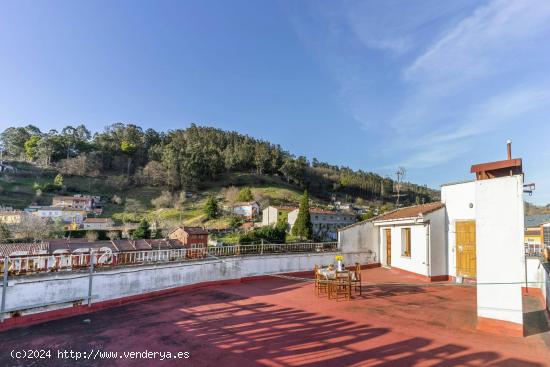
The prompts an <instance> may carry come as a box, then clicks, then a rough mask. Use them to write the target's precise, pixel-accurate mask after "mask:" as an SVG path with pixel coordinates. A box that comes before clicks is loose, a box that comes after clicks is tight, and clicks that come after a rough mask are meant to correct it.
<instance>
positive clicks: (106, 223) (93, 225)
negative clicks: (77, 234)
mask: <svg viewBox="0 0 550 367" xmlns="http://www.w3.org/2000/svg"><path fill="white" fill-rule="evenodd" d="M91 219H92V220H90V218H88V219H85V220H84V222H83V223H82V228H84V229H88V230H94V229H99V230H101V229H109V228H111V227H113V226H114V225H115V222H113V220H112V219H108V220H101V221H97V220H94V219H95V218H91Z"/></svg>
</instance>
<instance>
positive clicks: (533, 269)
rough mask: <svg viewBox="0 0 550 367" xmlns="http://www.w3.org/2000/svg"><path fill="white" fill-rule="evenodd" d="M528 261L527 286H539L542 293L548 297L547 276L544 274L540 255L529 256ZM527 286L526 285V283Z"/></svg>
mask: <svg viewBox="0 0 550 367" xmlns="http://www.w3.org/2000/svg"><path fill="white" fill-rule="evenodd" d="M526 262H527V266H526V268H527V284H528V285H527V286H528V287H529V288H538V289H540V290H541V292H542V294H543V295H544V296H545V297H546V285H545V282H546V278H545V276H544V273H545V270H544V267H543V266H542V264H541V261H540V258H539V257H538V256H528V257H527V258H526ZM524 286H525V285H524Z"/></svg>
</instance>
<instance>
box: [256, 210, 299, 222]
mask: <svg viewBox="0 0 550 367" xmlns="http://www.w3.org/2000/svg"><path fill="white" fill-rule="evenodd" d="M296 209H297V208H296V207H293V206H284V205H281V206H275V205H270V206H268V207H267V208H264V209H263V210H262V226H271V225H276V224H277V223H278V222H279V221H280V220H284V221H285V222H286V221H287V218H288V213H290V212H291V211H293V210H296Z"/></svg>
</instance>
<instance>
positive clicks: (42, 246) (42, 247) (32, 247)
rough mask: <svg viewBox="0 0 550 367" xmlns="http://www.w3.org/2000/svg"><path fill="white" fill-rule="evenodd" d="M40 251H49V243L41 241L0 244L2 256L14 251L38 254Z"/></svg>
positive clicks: (0, 254)
mask: <svg viewBox="0 0 550 367" xmlns="http://www.w3.org/2000/svg"><path fill="white" fill-rule="evenodd" d="M39 251H48V244H47V243H44V242H41V243H3V244H0V256H2V257H4V256H9V255H10V254H13V253H14V252H17V253H20V254H22V253H25V252H26V254H27V255H32V254H36V253H38V252H39Z"/></svg>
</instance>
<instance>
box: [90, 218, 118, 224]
mask: <svg viewBox="0 0 550 367" xmlns="http://www.w3.org/2000/svg"><path fill="white" fill-rule="evenodd" d="M110 221H112V219H111V218H86V219H84V223H107V222H110Z"/></svg>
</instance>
